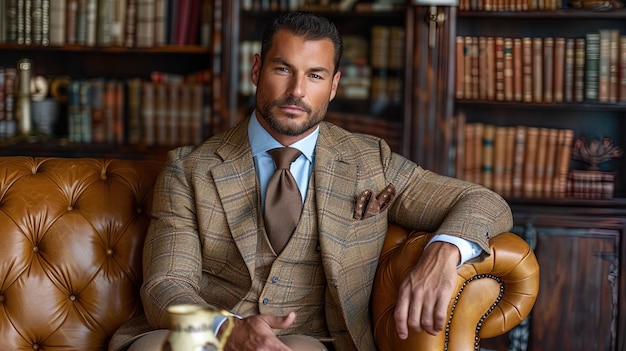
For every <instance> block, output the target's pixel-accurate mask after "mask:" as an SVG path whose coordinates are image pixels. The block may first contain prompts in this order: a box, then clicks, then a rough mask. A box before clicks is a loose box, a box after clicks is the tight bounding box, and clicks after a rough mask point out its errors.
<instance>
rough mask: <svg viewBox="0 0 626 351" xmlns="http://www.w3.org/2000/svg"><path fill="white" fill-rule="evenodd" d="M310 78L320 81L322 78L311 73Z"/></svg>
mask: <svg viewBox="0 0 626 351" xmlns="http://www.w3.org/2000/svg"><path fill="white" fill-rule="evenodd" d="M310 77H311V78H313V79H322V76H320V75H318V74H315V73H312V74H311V76H310Z"/></svg>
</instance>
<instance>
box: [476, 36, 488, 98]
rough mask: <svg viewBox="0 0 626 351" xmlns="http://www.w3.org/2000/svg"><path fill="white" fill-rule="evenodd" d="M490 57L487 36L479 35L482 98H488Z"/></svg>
mask: <svg viewBox="0 0 626 351" xmlns="http://www.w3.org/2000/svg"><path fill="white" fill-rule="evenodd" d="M488 59H489V55H488V53H487V37H483V36H481V37H478V80H479V82H478V98H479V99H480V100H487V87H488V83H487V80H488V79H489V71H488V70H489V64H488Z"/></svg>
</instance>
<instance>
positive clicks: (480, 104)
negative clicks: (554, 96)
mask: <svg viewBox="0 0 626 351" xmlns="http://www.w3.org/2000/svg"><path fill="white" fill-rule="evenodd" d="M456 104H457V106H459V107H464V106H465V107H477V108H499V109H533V110H576V111H579V110H587V111H617V112H620V111H621V112H626V103H624V102H622V103H613V104H609V103H590V102H586V103H552V104H547V103H546V104H544V103H533V102H509V101H487V100H456Z"/></svg>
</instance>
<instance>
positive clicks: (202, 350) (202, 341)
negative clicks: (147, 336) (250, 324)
mask: <svg viewBox="0 0 626 351" xmlns="http://www.w3.org/2000/svg"><path fill="white" fill-rule="evenodd" d="M167 313H168V314H169V316H170V333H169V336H168V339H167V341H166V343H165V347H164V350H165V351H167V350H171V351H222V350H224V346H225V345H226V340H227V339H228V336H229V335H230V332H231V330H232V328H233V317H232V316H231V315H230V314H228V313H227V312H225V311H216V310H213V309H211V308H209V307H206V306H200V305H185V304H183V305H171V306H169V307H167ZM222 316H223V317H226V318H228V323H227V325H225V326H224V327H223V331H222V333H221V335H220V337H219V338H218V336H217V335H215V333H214V331H215V328H216V326H217V321H216V317H222ZM219 319H220V318H218V320H219Z"/></svg>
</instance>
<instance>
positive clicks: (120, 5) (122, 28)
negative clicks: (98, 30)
mask: <svg viewBox="0 0 626 351" xmlns="http://www.w3.org/2000/svg"><path fill="white" fill-rule="evenodd" d="M126 1H127V0H115V2H114V6H113V11H112V13H113V16H112V18H111V45H114V46H124V40H125V37H126V9H127V4H126Z"/></svg>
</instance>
